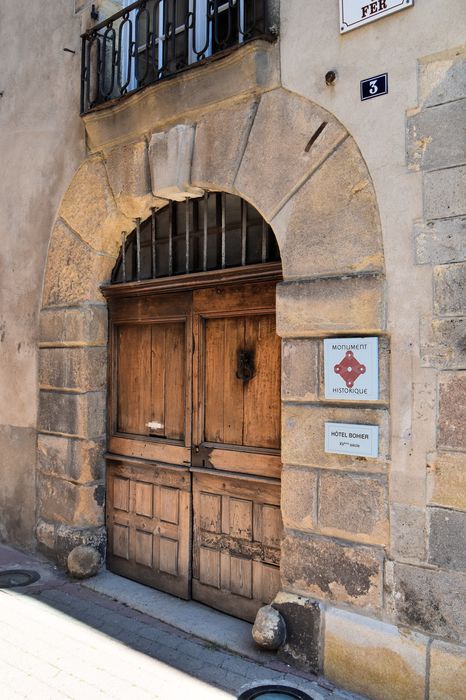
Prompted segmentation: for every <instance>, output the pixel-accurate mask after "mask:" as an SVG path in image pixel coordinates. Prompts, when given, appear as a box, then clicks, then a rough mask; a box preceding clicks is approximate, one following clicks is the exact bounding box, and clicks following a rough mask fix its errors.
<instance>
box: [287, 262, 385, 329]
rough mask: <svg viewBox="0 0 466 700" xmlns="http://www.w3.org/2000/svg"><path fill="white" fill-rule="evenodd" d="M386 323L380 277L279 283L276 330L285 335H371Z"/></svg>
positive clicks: (382, 286)
mask: <svg viewBox="0 0 466 700" xmlns="http://www.w3.org/2000/svg"><path fill="white" fill-rule="evenodd" d="M384 327H385V308H384V283H383V280H382V279H381V278H380V277H377V276H373V275H368V276H362V277H345V278H339V277H338V278H334V279H315V280H306V281H304V280H303V281H298V282H284V283H281V284H279V285H278V286H277V333H278V335H279V336H281V337H282V338H299V337H324V336H328V335H331V334H354V335H357V334H363V335H369V334H371V333H374V334H376V333H379V332H380V331H381V330H383V329H384Z"/></svg>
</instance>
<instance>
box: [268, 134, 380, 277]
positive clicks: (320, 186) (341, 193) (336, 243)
mask: <svg viewBox="0 0 466 700" xmlns="http://www.w3.org/2000/svg"><path fill="white" fill-rule="evenodd" d="M311 150H312V149H311ZM271 224H272V227H273V229H274V232H275V234H276V236H277V239H278V241H279V242H280V250H281V257H282V264H283V273H284V276H285V277H289V278H295V279H296V278H299V277H307V278H309V277H312V276H314V275H315V276H317V275H337V274H345V273H347V274H354V273H361V272H382V271H383V265H384V259H383V248H382V237H381V229H380V221H379V215H378V209H377V203H376V198H375V193H374V189H373V186H372V183H371V180H370V177H369V174H368V172H367V168H366V166H365V164H364V161H363V160H362V158H361V155H360V153H359V151H358V150H357V149H356V147H355V145H354V142H353V140H352V139H347V140H346V141H345V142H344V143H343V144H341V145H340V147H339V148H338V149H337V151H336V152H334V153H333V154H332V155H331V156H330V157H329V158H328V159H327V160H326V161H325V163H323V165H322V166H321V167H320V168H319V169H318V170H317V171H316V172H315V173H313V175H312V176H311V178H310V179H309V180H308V181H307V182H306V183H305V184H304V185H303V186H302V187H300V189H299V190H298V191H297V192H296V194H294V195H293V196H292V197H291V199H290V200H289V201H288V202H287V203H286V205H285V206H284V207H283V209H281V211H280V212H279V213H278V214H277V216H275V217H274V218H273V219H272V221H271Z"/></svg>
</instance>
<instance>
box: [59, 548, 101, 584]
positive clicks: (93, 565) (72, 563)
mask: <svg viewBox="0 0 466 700" xmlns="http://www.w3.org/2000/svg"><path fill="white" fill-rule="evenodd" d="M66 563H67V567H68V572H69V573H70V575H71V576H72V577H73V578H78V579H84V578H90V577H91V576H95V575H96V573H97V572H98V570H99V568H100V565H101V563H102V557H101V556H100V553H99V552H98V551H97V549H94V547H88V546H87V545H84V544H80V545H79V546H78V547H75V548H74V549H72V550H71V552H70V553H69V554H68V559H67V562H66Z"/></svg>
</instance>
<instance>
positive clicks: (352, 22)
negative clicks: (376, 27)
mask: <svg viewBox="0 0 466 700" xmlns="http://www.w3.org/2000/svg"><path fill="white" fill-rule="evenodd" d="M413 5H414V0H374V2H369V1H368V0H340V34H344V33H345V32H350V31H351V30H352V29H357V28H358V27H362V26H363V25H364V24H368V23H369V22H374V21H375V20H376V19H381V18H382V17H385V16H386V15H391V14H392V13H393V12H399V11H400V10H407V9H408V7H412V6H413Z"/></svg>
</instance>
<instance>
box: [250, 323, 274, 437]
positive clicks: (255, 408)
mask: <svg viewBox="0 0 466 700" xmlns="http://www.w3.org/2000/svg"><path fill="white" fill-rule="evenodd" d="M246 345H247V346H248V347H253V348H254V349H255V352H254V355H255V358H254V363H255V376H254V378H253V379H252V380H251V381H249V382H247V383H246V386H245V394H244V445H249V446H254V447H269V448H275V449H278V448H279V447H280V399H279V397H280V339H279V337H278V336H277V334H276V330H275V316H273V315H271V314H270V315H267V316H250V317H249V318H248V319H247V321H246Z"/></svg>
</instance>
